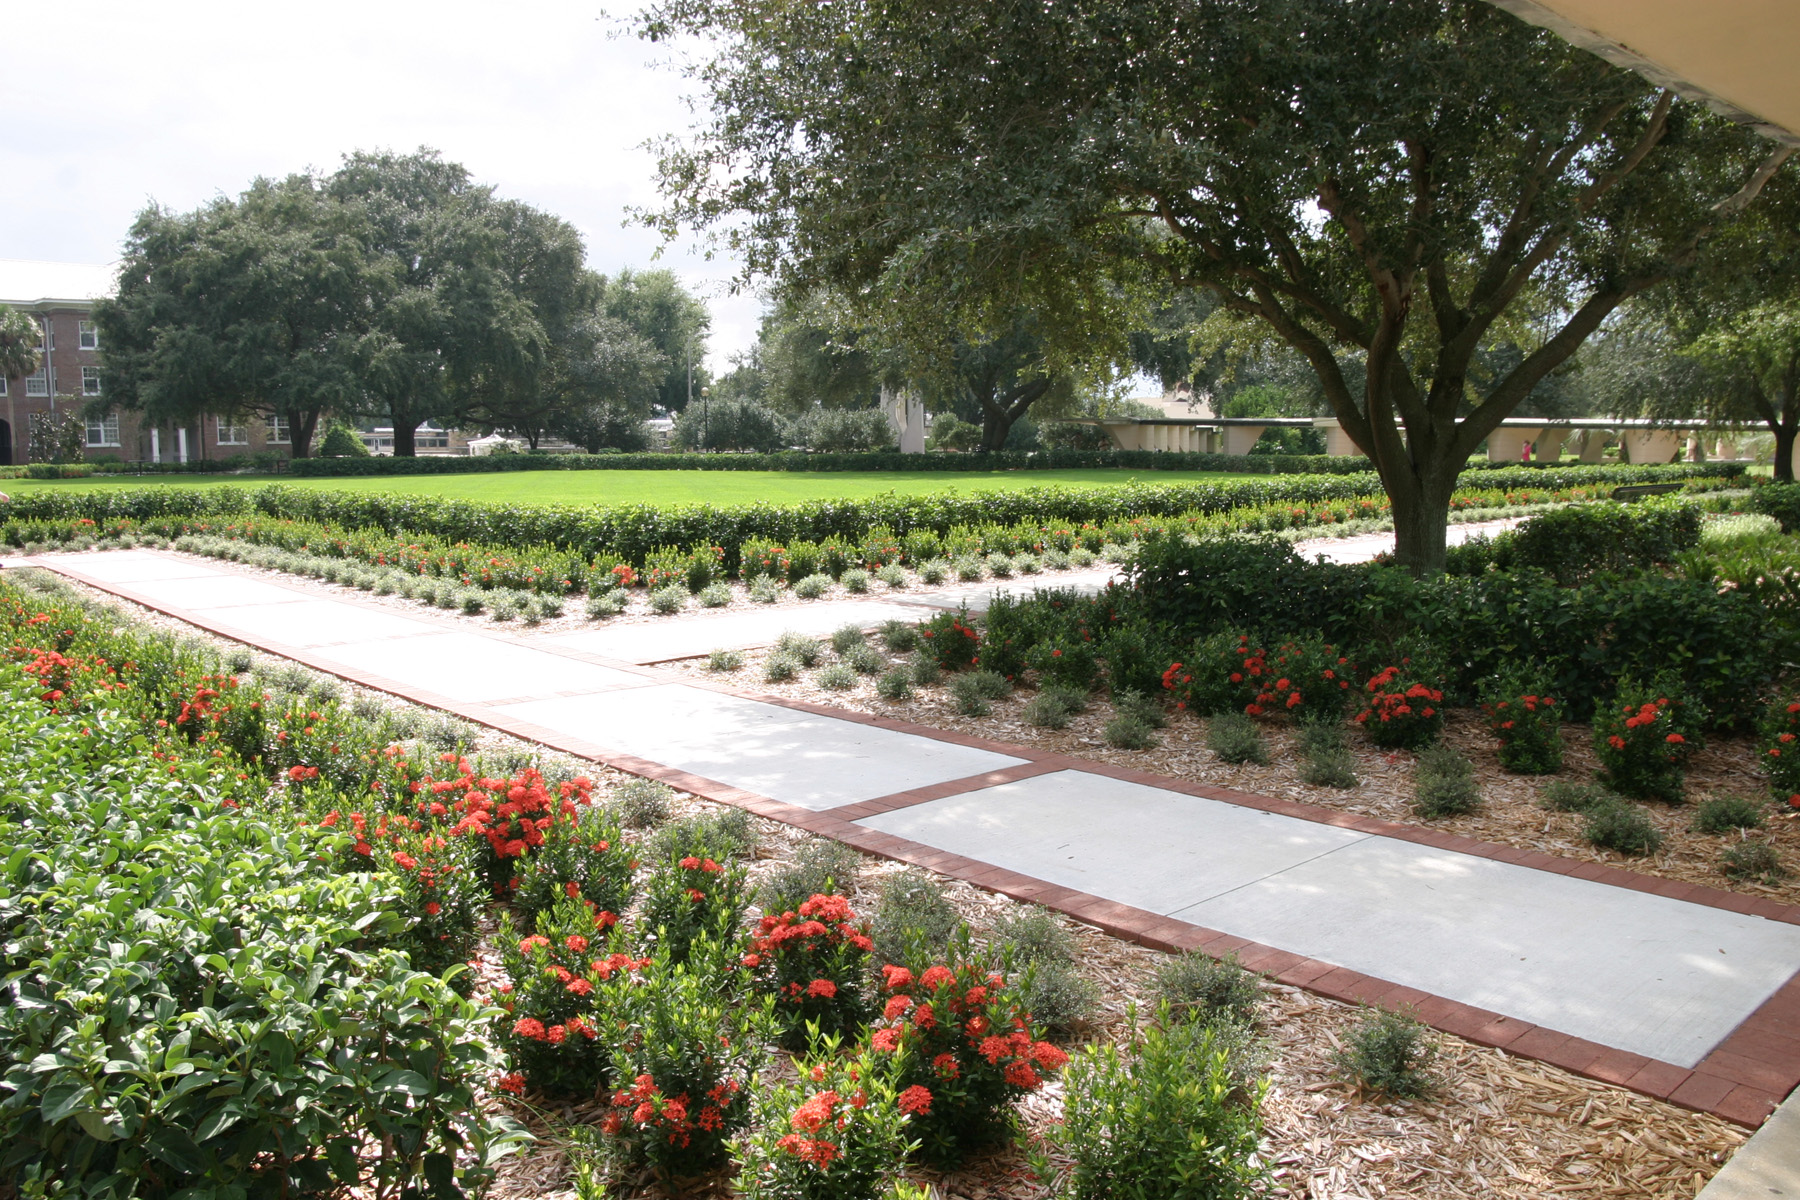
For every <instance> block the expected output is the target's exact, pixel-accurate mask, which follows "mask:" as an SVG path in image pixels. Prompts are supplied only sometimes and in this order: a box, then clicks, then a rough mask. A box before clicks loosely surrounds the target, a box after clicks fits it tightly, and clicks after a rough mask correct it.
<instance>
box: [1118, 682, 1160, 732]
mask: <svg viewBox="0 0 1800 1200" xmlns="http://www.w3.org/2000/svg"><path fill="white" fill-rule="evenodd" d="M1112 703H1113V711H1114V712H1116V713H1118V714H1119V715H1120V716H1122V717H1130V718H1132V719H1133V720H1135V721H1138V722H1140V723H1142V724H1144V725H1146V726H1148V727H1149V728H1151V729H1166V728H1167V727H1168V724H1169V715H1168V713H1166V712H1164V711H1163V706H1162V704H1161V703H1160V702H1159V701H1158V700H1157V699H1155V698H1153V697H1150V696H1146V695H1144V693H1142V692H1140V691H1137V690H1136V689H1135V688H1125V689H1123V690H1121V691H1116V692H1114V693H1113V698H1112Z"/></svg>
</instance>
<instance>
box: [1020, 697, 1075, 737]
mask: <svg viewBox="0 0 1800 1200" xmlns="http://www.w3.org/2000/svg"><path fill="white" fill-rule="evenodd" d="M1080 711H1081V710H1080V709H1079V708H1071V707H1069V700H1068V695H1067V693H1065V692H1062V691H1059V690H1056V689H1051V690H1048V691H1043V692H1039V693H1038V694H1037V695H1035V696H1033V697H1032V698H1031V699H1030V700H1028V701H1026V703H1025V707H1024V708H1022V709H1020V710H1019V715H1020V716H1021V717H1023V718H1024V719H1025V723H1026V724H1027V725H1035V726H1037V727H1038V728H1039V729H1067V728H1068V727H1069V721H1070V718H1071V717H1073V716H1074V715H1075V714H1076V713H1077V712H1080Z"/></svg>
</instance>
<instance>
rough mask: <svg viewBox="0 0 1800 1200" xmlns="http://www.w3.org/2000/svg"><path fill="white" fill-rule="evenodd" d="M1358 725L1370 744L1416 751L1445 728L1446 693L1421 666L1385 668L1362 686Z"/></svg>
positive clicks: (1436, 680) (1426, 669)
mask: <svg viewBox="0 0 1800 1200" xmlns="http://www.w3.org/2000/svg"><path fill="white" fill-rule="evenodd" d="M1362 699H1363V704H1364V707H1363V710H1362V711H1361V712H1359V713H1357V714H1356V717H1355V718H1354V719H1355V721H1356V723H1357V724H1358V725H1360V726H1362V730H1363V733H1364V734H1366V735H1367V736H1368V739H1369V740H1370V741H1371V742H1374V743H1375V744H1376V745H1377V746H1381V747H1383V748H1384V749H1388V750H1396V749H1399V750H1417V749H1419V748H1420V747H1423V746H1426V745H1429V744H1430V743H1431V742H1433V741H1435V740H1436V739H1437V736H1438V733H1439V732H1440V731H1442V729H1443V728H1444V693H1443V690H1442V687H1441V681H1440V680H1439V679H1437V678H1436V673H1435V672H1433V671H1431V670H1430V669H1429V668H1426V667H1423V666H1422V665H1415V664H1412V663H1403V664H1401V665H1400V666H1391V667H1385V668H1383V669H1382V670H1381V671H1379V672H1377V673H1376V675H1375V676H1374V678H1372V679H1370V680H1369V682H1368V683H1366V684H1364V685H1363V695H1362Z"/></svg>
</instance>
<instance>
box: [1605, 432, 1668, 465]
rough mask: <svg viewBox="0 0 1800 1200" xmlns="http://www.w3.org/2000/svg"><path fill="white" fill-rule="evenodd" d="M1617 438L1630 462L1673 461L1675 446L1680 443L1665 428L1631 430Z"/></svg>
mask: <svg viewBox="0 0 1800 1200" xmlns="http://www.w3.org/2000/svg"><path fill="white" fill-rule="evenodd" d="M1619 440H1620V442H1622V443H1623V444H1624V450H1625V454H1626V455H1627V456H1628V458H1627V461H1628V462H1632V463H1666V462H1674V461H1675V450H1676V447H1678V446H1679V445H1680V444H1681V443H1680V441H1679V439H1677V438H1676V436H1675V434H1674V433H1673V432H1671V431H1670V430H1667V429H1643V430H1631V431H1628V432H1626V433H1622V434H1620V436H1619Z"/></svg>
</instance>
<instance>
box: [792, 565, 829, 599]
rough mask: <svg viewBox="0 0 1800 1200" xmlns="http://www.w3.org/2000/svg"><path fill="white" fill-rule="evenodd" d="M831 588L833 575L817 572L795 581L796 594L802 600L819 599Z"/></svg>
mask: <svg viewBox="0 0 1800 1200" xmlns="http://www.w3.org/2000/svg"><path fill="white" fill-rule="evenodd" d="M830 590H831V576H829V575H826V574H824V573H823V572H815V573H814V574H811V575H806V576H803V577H802V578H800V579H797V580H795V581H794V595H796V596H798V597H800V598H801V599H802V600H817V599H818V598H819V597H821V596H823V595H824V594H825V593H826V592H829V591H830Z"/></svg>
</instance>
